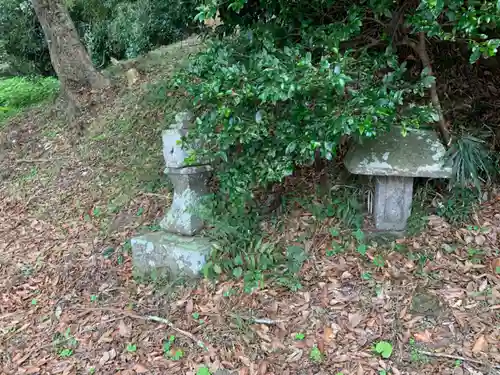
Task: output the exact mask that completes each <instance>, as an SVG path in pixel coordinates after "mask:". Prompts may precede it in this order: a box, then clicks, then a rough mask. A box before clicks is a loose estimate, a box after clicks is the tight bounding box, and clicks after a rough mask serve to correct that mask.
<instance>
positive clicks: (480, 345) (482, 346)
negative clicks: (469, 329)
mask: <svg viewBox="0 0 500 375" xmlns="http://www.w3.org/2000/svg"><path fill="white" fill-rule="evenodd" d="M487 349H488V341H486V337H484V335H481V336H479V337H478V339H477V340H476V342H475V343H474V346H473V347H472V352H473V353H475V354H477V353H481V352H486V350H487Z"/></svg>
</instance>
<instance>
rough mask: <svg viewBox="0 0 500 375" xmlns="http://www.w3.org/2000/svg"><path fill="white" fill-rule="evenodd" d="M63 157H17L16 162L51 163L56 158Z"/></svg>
mask: <svg viewBox="0 0 500 375" xmlns="http://www.w3.org/2000/svg"><path fill="white" fill-rule="evenodd" d="M59 159H61V158H54V159H16V163H51V162H53V161H54V160H59Z"/></svg>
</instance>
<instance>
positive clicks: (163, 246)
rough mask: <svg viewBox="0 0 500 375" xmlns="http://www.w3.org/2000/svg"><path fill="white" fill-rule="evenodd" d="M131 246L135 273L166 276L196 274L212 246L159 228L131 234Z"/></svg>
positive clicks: (190, 275)
mask: <svg viewBox="0 0 500 375" xmlns="http://www.w3.org/2000/svg"><path fill="white" fill-rule="evenodd" d="M131 245H132V257H133V259H134V274H135V275H137V276H142V277H144V276H146V277H148V276H151V275H153V274H154V275H155V276H156V277H166V278H170V279H173V278H176V277H179V276H185V277H190V278H193V277H198V275H199V274H200V272H201V271H202V269H203V266H204V265H205V263H206V261H207V259H208V257H209V255H210V250H211V248H212V244H211V243H210V241H209V240H208V239H206V238H203V237H200V236H194V237H187V236H181V235H178V234H173V233H167V232H163V231H161V232H155V233H149V234H146V235H143V236H140V237H134V238H132V240H131Z"/></svg>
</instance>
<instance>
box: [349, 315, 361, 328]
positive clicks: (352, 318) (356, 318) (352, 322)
mask: <svg viewBox="0 0 500 375" xmlns="http://www.w3.org/2000/svg"><path fill="white" fill-rule="evenodd" d="M362 320H363V315H361V314H358V313H354V314H349V326H350V327H351V328H356V327H357V326H358V325H359V323H361V321H362Z"/></svg>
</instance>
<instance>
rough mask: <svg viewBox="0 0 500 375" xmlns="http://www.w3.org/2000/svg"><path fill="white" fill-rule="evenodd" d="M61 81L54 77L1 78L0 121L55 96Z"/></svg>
mask: <svg viewBox="0 0 500 375" xmlns="http://www.w3.org/2000/svg"><path fill="white" fill-rule="evenodd" d="M58 92H59V81H58V80H57V79H55V78H52V77H47V78H41V77H38V78H23V77H13V78H7V79H2V80H0V121H2V120H4V119H6V118H7V117H9V116H10V115H12V114H13V113H15V112H17V111H18V110H20V109H22V108H24V107H27V106H29V105H32V104H36V103H39V102H42V101H44V100H50V99H53V98H55V96H56V95H57V93H58Z"/></svg>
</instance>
